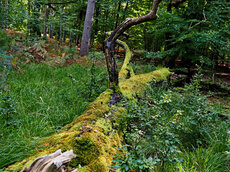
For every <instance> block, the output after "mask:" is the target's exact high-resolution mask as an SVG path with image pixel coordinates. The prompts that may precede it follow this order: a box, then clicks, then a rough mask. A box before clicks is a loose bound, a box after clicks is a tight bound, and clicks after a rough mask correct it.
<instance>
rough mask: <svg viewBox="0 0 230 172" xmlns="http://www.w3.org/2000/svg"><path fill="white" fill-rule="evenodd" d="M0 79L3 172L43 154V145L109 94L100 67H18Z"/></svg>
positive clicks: (0, 159) (0, 138)
mask: <svg viewBox="0 0 230 172" xmlns="http://www.w3.org/2000/svg"><path fill="white" fill-rule="evenodd" d="M20 67H21V68H22V69H23V71H24V75H22V74H21V73H20V72H19V71H14V70H11V71H8V70H6V69H3V70H4V74H3V75H0V77H1V81H3V80H4V81H5V82H4V83H1V85H0V86H1V89H0V126H1V130H0V169H1V168H3V167H4V166H6V165H8V164H11V163H13V162H16V161H17V160H19V159H23V158H25V157H27V156H28V155H30V154H31V153H32V152H34V151H35V152H36V151H42V150H41V149H39V148H38V147H36V146H37V143H38V142H39V140H41V139H42V138H43V137H46V136H49V135H51V134H52V133H55V132H57V131H58V130H59V129H61V128H62V127H63V126H65V125H66V124H68V123H70V122H72V121H73V119H74V118H76V117H77V116H79V115H80V114H81V113H82V112H83V111H84V110H85V108H86V107H87V106H88V104H89V102H91V101H93V100H94V99H95V98H96V97H97V96H98V95H99V94H100V93H101V92H103V91H104V90H105V89H106V88H107V79H106V78H107V76H106V72H105V69H104V68H102V67H96V66H95V67H93V70H94V72H93V73H92V66H91V67H90V66H88V67H87V66H81V65H79V64H75V65H71V66H68V67H51V66H49V65H47V64H43V63H40V64H34V63H32V64H27V65H23V64H22V65H20Z"/></svg>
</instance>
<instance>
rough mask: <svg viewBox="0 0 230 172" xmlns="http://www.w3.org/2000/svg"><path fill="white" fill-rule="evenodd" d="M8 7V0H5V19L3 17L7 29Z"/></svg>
mask: <svg viewBox="0 0 230 172" xmlns="http://www.w3.org/2000/svg"><path fill="white" fill-rule="evenodd" d="M8 7H9V1H8V0H6V1H5V14H4V15H5V17H6V19H5V21H6V22H5V28H6V29H7V28H8V11H9V9H8Z"/></svg>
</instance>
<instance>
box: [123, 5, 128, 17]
mask: <svg viewBox="0 0 230 172" xmlns="http://www.w3.org/2000/svg"><path fill="white" fill-rule="evenodd" d="M128 6H129V2H126V5H125V10H124V11H125V15H124V16H123V20H125V17H126V12H127V10H128Z"/></svg>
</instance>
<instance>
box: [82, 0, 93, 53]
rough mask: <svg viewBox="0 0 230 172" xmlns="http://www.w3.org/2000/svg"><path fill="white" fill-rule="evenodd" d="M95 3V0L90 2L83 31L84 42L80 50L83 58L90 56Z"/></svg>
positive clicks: (89, 0)
mask: <svg viewBox="0 0 230 172" xmlns="http://www.w3.org/2000/svg"><path fill="white" fill-rule="evenodd" d="M95 2H96V1H95V0H88V5H87V10H86V17H85V23H84V30H83V35H82V41H81V49H80V55H81V56H88V54H89V45H90V35H91V29H92V24H93V15H94V8H95Z"/></svg>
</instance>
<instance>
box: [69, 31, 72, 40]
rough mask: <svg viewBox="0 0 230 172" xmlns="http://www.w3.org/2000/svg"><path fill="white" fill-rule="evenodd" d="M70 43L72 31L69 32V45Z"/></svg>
mask: <svg viewBox="0 0 230 172" xmlns="http://www.w3.org/2000/svg"><path fill="white" fill-rule="evenodd" d="M70 42H72V31H70V32H69V43H70Z"/></svg>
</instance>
